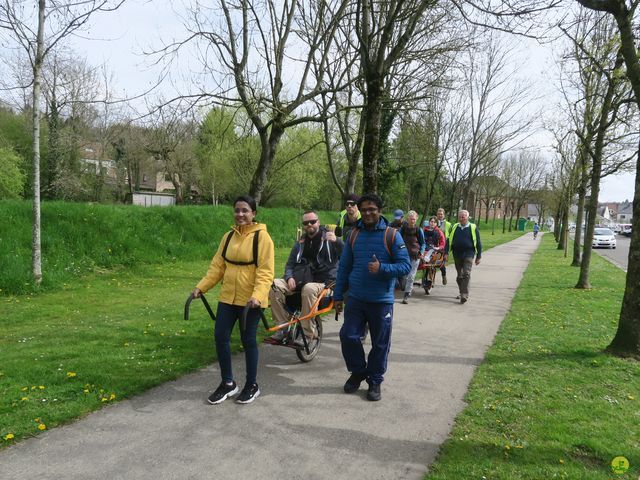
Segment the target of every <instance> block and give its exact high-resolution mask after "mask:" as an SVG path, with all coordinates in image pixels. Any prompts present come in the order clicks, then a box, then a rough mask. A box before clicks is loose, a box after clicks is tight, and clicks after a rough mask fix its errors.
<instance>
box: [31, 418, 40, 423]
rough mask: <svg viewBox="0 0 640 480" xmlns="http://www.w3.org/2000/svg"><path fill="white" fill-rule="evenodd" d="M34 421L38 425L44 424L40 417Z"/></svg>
mask: <svg viewBox="0 0 640 480" xmlns="http://www.w3.org/2000/svg"><path fill="white" fill-rule="evenodd" d="M33 421H34V422H36V423H40V422H42V419H41V418H40V417H38V418H34V419H33Z"/></svg>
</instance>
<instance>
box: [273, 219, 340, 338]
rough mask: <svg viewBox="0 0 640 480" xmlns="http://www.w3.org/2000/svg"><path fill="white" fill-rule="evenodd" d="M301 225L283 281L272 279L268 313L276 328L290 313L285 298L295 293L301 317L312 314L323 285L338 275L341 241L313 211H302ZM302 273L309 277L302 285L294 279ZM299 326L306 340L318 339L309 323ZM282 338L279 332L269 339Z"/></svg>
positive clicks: (298, 280)
mask: <svg viewBox="0 0 640 480" xmlns="http://www.w3.org/2000/svg"><path fill="white" fill-rule="evenodd" d="M302 226H303V228H304V232H305V233H304V235H303V236H302V237H301V238H300V240H298V241H297V242H296V243H295V245H294V246H293V248H292V249H291V253H290V254H289V259H288V260H287V264H286V266H285V269H284V278H277V279H275V280H274V282H273V286H272V287H271V291H270V292H269V303H270V304H271V313H272V315H273V319H274V320H275V322H276V324H277V325H282V324H283V323H286V322H287V321H288V320H289V313H288V312H287V310H286V308H285V301H286V299H285V297H286V296H288V295H293V294H294V293H295V292H298V291H299V292H300V293H301V298H302V308H301V312H302V316H304V315H306V314H308V313H309V312H310V311H311V307H312V306H313V304H314V303H315V301H316V300H317V298H318V295H320V292H322V290H323V288H324V286H325V285H326V284H328V283H330V282H333V281H334V280H335V278H336V274H337V272H338V261H339V260H340V255H341V254H342V246H343V243H342V240H341V239H340V238H337V237H336V234H335V233H334V232H331V231H328V230H327V229H326V228H324V227H323V226H321V225H320V219H319V218H318V214H317V213H316V212H315V211H314V210H308V211H306V212H304V214H303V215H302ZM301 271H306V273H307V275H308V278H307V279H306V281H304V284H302V279H301V278H300V276H299V275H298V279H297V280H296V278H295V277H296V275H297V274H298V272H301ZM301 324H302V329H303V331H304V334H305V336H306V337H307V341H308V342H312V341H313V340H314V339H315V338H316V337H317V336H318V334H317V332H316V331H315V325H313V323H312V322H310V321H309V320H306V321H302V322H301ZM282 335H283V331H282V330H278V332H276V334H275V335H273V337H272V338H273V339H274V340H281V339H282ZM299 341H302V340H301V339H300V340H299Z"/></svg>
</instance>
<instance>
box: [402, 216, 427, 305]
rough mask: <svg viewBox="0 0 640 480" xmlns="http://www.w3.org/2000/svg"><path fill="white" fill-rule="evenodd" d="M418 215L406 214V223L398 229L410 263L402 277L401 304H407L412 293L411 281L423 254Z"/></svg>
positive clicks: (423, 242) (423, 247)
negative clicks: (402, 292)
mask: <svg viewBox="0 0 640 480" xmlns="http://www.w3.org/2000/svg"><path fill="white" fill-rule="evenodd" d="M417 222H418V213H417V212H415V211H413V210H410V211H409V212H408V213H407V221H406V222H405V223H404V224H403V225H402V226H401V227H400V234H401V235H402V239H403V240H404V243H405V245H406V246H407V253H408V254H409V260H410V261H411V271H410V272H409V274H408V275H407V276H406V277H404V280H403V282H402V283H403V284H404V297H403V298H402V303H404V304H407V303H409V297H410V296H411V292H412V291H413V280H414V279H415V278H416V273H417V271H418V266H419V265H420V257H421V256H422V254H423V253H424V249H425V241H424V232H423V231H422V228H420V226H419V225H418V223H417Z"/></svg>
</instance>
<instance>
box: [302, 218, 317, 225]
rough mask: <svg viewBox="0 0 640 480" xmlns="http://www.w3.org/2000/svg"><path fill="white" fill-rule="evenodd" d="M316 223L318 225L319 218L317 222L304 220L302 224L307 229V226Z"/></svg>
mask: <svg viewBox="0 0 640 480" xmlns="http://www.w3.org/2000/svg"><path fill="white" fill-rule="evenodd" d="M316 223H318V219H317V218H316V219H315V220H304V221H303V222H302V225H304V226H305V227H306V226H307V225H315V224H316Z"/></svg>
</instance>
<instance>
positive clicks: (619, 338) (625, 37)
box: [607, 15, 640, 359]
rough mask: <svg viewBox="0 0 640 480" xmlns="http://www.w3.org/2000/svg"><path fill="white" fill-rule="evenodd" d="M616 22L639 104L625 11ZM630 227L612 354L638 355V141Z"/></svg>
mask: <svg viewBox="0 0 640 480" xmlns="http://www.w3.org/2000/svg"><path fill="white" fill-rule="evenodd" d="M616 22H617V23H618V29H619V30H620V40H621V44H622V55H623V57H624V60H625V65H626V70H627V78H628V79H629V81H630V82H631V86H632V88H633V93H634V96H635V100H636V103H637V104H638V107H640V61H639V60H638V53H637V50H636V45H635V36H634V33H633V31H632V26H631V21H630V19H629V17H628V15H616ZM632 223H633V227H632V233H631V244H630V245H629V260H628V262H629V263H628V268H627V283H626V286H625V289H624V298H623V299H622V309H621V311H620V320H619V321H618V330H617V332H616V335H615V337H614V338H613V341H612V342H611V344H610V345H609V346H608V347H607V350H608V351H610V352H612V353H615V354H616V355H623V356H634V357H635V358H638V359H640V294H639V293H640V292H638V289H639V287H638V286H639V285H640V145H639V148H638V157H637V160H636V185H635V194H634V197H633V222H632Z"/></svg>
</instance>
